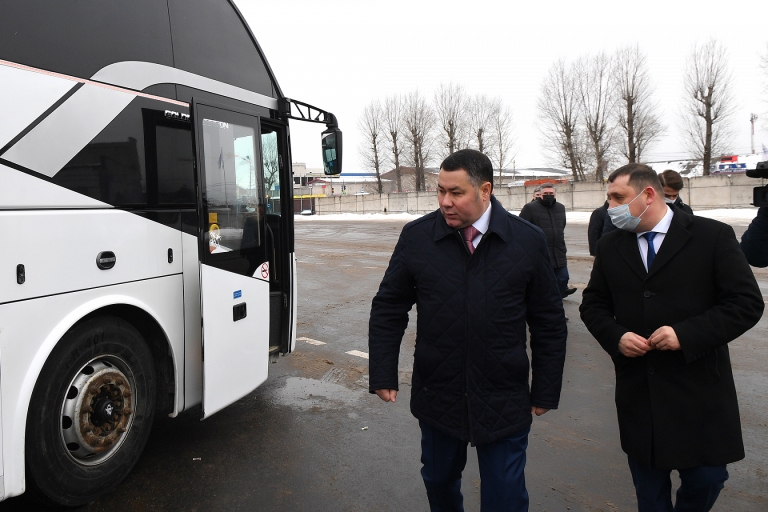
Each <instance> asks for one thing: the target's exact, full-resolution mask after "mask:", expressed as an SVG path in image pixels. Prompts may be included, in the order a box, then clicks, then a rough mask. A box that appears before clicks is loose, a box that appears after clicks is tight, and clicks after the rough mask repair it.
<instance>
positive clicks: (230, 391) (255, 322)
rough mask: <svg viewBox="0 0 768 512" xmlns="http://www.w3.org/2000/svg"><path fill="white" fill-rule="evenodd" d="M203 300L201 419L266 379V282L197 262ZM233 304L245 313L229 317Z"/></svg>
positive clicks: (235, 399) (267, 336) (267, 335)
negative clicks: (241, 315)
mask: <svg viewBox="0 0 768 512" xmlns="http://www.w3.org/2000/svg"><path fill="white" fill-rule="evenodd" d="M200 281H201V289H202V292H203V293H202V302H203V418H207V417H209V416H211V415H212V414H214V413H216V412H218V411H220V410H221V409H223V408H224V407H226V406H227V405H229V404H231V403H233V402H235V401H237V400H239V399H240V398H242V397H244V396H245V395H247V394H248V393H250V392H251V391H253V390H254V389H256V388H257V387H258V386H259V385H260V384H261V383H262V382H264V381H265V380H267V372H268V369H269V316H266V317H265V316H261V315H259V313H264V312H269V281H268V280H266V279H255V278H245V279H243V277H242V276H239V275H238V274H235V273H232V272H227V271H225V270H221V269H218V268H215V267H211V266H208V265H201V266H200ZM235 307H242V308H245V313H246V316H245V317H244V318H242V319H240V320H237V321H233V318H232V315H233V311H234V308H235Z"/></svg>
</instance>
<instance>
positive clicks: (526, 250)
mask: <svg viewBox="0 0 768 512" xmlns="http://www.w3.org/2000/svg"><path fill="white" fill-rule="evenodd" d="M490 207H491V208H492V211H491V219H490V225H489V228H488V231H487V232H486V234H485V235H484V236H483V238H482V240H481V241H480V243H479V244H478V246H477V248H476V249H475V252H474V254H471V255H470V253H469V251H468V250H467V247H466V245H465V244H464V241H463V240H462V239H461V235H460V233H459V231H457V230H456V229H453V228H451V227H449V226H448V225H447V224H446V223H445V220H444V218H443V216H442V214H441V213H440V211H439V210H437V211H435V212H432V213H430V214H429V215H425V216H424V217H422V218H420V219H418V220H415V221H413V222H410V223H409V224H407V225H406V226H405V227H404V228H403V231H402V233H401V234H400V239H399V240H398V242H397V246H396V247H395V251H394V253H393V254H392V258H391V260H390V262H389V267H388V268H387V271H386V273H385V274H384V279H383V280H382V282H381V286H380V287H379V291H378V293H377V294H376V297H375V298H374V299H373V303H372V305H371V317H370V323H369V335H368V343H369V351H370V352H369V357H370V360H369V362H370V391H371V392H374V391H375V390H377V389H398V372H397V363H398V357H399V352H400V342H401V340H402V337H403V333H404V331H405V328H406V326H407V324H408V311H409V310H410V309H411V307H412V306H413V304H414V303H415V304H416V308H417V328H416V350H415V353H414V364H413V388H412V393H411V412H412V413H413V415H414V416H416V417H417V418H418V419H419V420H421V421H424V422H425V423H427V424H429V425H431V426H433V427H434V428H437V429H439V430H441V431H443V432H445V433H447V434H448V435H451V436H453V437H455V438H457V439H461V440H464V441H470V442H472V443H473V444H483V443H487V442H492V441H496V440H499V439H503V438H504V437H508V436H509V435H511V434H513V433H515V432H519V431H521V430H523V429H525V428H527V427H529V426H530V424H531V405H532V404H533V405H535V406H539V407H544V408H547V409H556V408H557V406H558V402H559V399H560V388H561V385H562V375H563V364H564V362H565V341H566V337H567V332H566V324H565V314H564V311H563V303H562V299H561V297H560V291H559V289H558V286H557V282H556V280H555V276H554V273H553V271H552V268H551V266H550V264H549V255H548V251H547V245H546V242H545V241H544V235H543V234H542V232H541V230H539V229H538V228H536V227H535V226H532V225H531V224H529V223H528V222H525V221H524V220H522V219H520V218H519V217H516V216H514V215H511V214H509V213H508V212H507V211H506V210H505V209H504V208H503V207H502V206H501V204H499V202H498V201H497V200H496V199H495V198H494V197H493V196H491V206H490ZM526 323H527V324H528V326H529V327H530V334H531V354H532V358H531V361H530V363H529V360H528V355H527V353H526ZM531 372H532V379H531V380H530V382H531V384H530V387H529V377H530V375H529V374H530V373H531Z"/></svg>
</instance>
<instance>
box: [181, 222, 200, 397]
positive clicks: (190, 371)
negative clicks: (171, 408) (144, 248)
mask: <svg viewBox="0 0 768 512" xmlns="http://www.w3.org/2000/svg"><path fill="white" fill-rule="evenodd" d="M181 245H182V248H183V256H182V257H183V262H182V265H183V268H184V338H185V342H184V387H183V388H181V389H183V390H184V409H189V408H190V407H193V406H195V405H197V404H199V403H200V402H201V401H202V400H203V338H202V335H203V331H202V328H201V316H202V315H201V311H200V307H201V304H200V256H199V255H198V239H197V237H194V236H192V235H189V234H187V233H182V234H181Z"/></svg>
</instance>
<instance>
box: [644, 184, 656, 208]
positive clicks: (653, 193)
mask: <svg viewBox="0 0 768 512" xmlns="http://www.w3.org/2000/svg"><path fill="white" fill-rule="evenodd" d="M645 192H647V193H648V199H650V200H651V202H650V203H647V204H651V203H653V202H654V201H655V200H656V196H658V195H659V193H658V192H656V189H655V188H653V187H645Z"/></svg>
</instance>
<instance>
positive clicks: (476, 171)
mask: <svg viewBox="0 0 768 512" xmlns="http://www.w3.org/2000/svg"><path fill="white" fill-rule="evenodd" d="M440 169H442V170H444V171H458V170H460V169H464V170H465V171H467V176H468V178H469V182H470V183H471V184H472V185H474V186H475V187H479V186H480V185H482V184H483V183H485V182H486V181H487V182H489V183H490V184H491V190H493V164H492V163H491V159H490V158H488V157H487V156H486V155H485V154H484V153H481V152H480V151H477V150H476V149H460V150H459V151H456V152H455V153H452V154H450V155H448V157H447V158H446V159H445V160H443V163H441V164H440Z"/></svg>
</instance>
